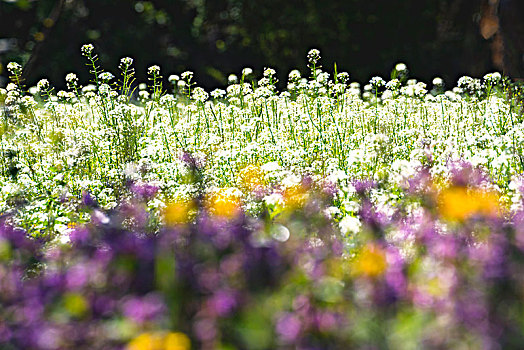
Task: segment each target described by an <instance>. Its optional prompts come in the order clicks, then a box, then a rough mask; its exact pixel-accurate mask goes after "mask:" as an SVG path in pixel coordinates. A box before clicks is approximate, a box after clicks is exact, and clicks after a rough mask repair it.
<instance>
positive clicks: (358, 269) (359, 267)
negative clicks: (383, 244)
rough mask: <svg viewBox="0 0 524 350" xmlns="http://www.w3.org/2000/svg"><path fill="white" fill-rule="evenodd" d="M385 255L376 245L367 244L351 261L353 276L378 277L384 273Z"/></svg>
mask: <svg viewBox="0 0 524 350" xmlns="http://www.w3.org/2000/svg"><path fill="white" fill-rule="evenodd" d="M387 267H388V263H387V261H386V253H385V252H384V250H383V249H382V248H380V247H379V246H377V245H376V244H372V243H368V244H367V245H366V246H364V247H363V248H362V249H361V250H360V252H359V253H358V255H357V257H356V259H355V260H354V261H353V270H352V272H353V274H355V275H357V276H365V277H371V278H375V277H379V276H381V275H382V274H384V272H385V271H386V269H387Z"/></svg>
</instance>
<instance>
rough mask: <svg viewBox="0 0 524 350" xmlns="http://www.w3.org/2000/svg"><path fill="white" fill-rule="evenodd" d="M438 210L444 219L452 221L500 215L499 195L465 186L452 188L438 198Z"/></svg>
mask: <svg viewBox="0 0 524 350" xmlns="http://www.w3.org/2000/svg"><path fill="white" fill-rule="evenodd" d="M438 209H439V212H440V214H441V215H442V217H443V218H444V219H446V220H450V221H464V220H466V219H469V218H471V217H473V216H475V215H478V216H485V217H495V216H498V215H500V205H499V198H498V196H497V194H495V193H494V192H489V191H484V190H481V189H467V188H466V187H463V186H452V187H450V188H447V189H445V190H444V191H442V193H440V195H439V198H438Z"/></svg>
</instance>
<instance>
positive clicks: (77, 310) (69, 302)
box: [63, 293, 89, 317]
mask: <svg viewBox="0 0 524 350" xmlns="http://www.w3.org/2000/svg"><path fill="white" fill-rule="evenodd" d="M63 302H64V307H65V309H66V310H67V311H68V312H69V313H70V314H71V315H72V316H75V317H82V316H84V315H85V314H86V312H87V311H88V310H89V302H88V301H87V300H86V298H85V297H84V296H83V295H81V294H78V293H67V294H65V295H64V299H63Z"/></svg>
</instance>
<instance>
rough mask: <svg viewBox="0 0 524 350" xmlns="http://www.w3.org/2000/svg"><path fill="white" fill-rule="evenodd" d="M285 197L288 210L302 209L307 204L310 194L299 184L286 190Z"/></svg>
mask: <svg viewBox="0 0 524 350" xmlns="http://www.w3.org/2000/svg"><path fill="white" fill-rule="evenodd" d="M283 197H284V203H285V204H286V206H287V207H288V208H300V207H302V206H303V205H304V204H305V203H306V200H307V198H308V193H307V190H306V189H305V188H304V186H302V185H300V184H298V185H294V186H291V187H288V188H286V189H285V190H284V193H283Z"/></svg>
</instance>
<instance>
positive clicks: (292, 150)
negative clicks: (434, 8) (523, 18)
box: [0, 45, 524, 350]
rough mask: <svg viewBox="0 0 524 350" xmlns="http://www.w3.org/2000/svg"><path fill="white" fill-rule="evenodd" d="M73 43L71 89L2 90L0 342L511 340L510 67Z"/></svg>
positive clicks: (519, 167)
mask: <svg viewBox="0 0 524 350" xmlns="http://www.w3.org/2000/svg"><path fill="white" fill-rule="evenodd" d="M81 51H82V54H83V55H84V56H85V58H86V63H87V66H88V69H89V70H90V72H91V73H92V81H90V82H87V84H86V85H84V86H82V85H81V82H79V81H78V78H77V77H76V75H75V74H74V73H69V74H67V75H66V84H67V91H55V89H54V88H53V87H52V85H51V83H50V82H49V81H47V80H45V79H43V80H41V81H40V82H39V83H38V84H37V86H36V87H29V88H27V87H26V86H24V82H23V81H21V73H22V67H21V66H20V65H18V64H16V63H10V64H9V65H8V69H9V70H10V72H11V74H12V77H11V80H12V83H10V84H9V85H8V86H7V88H6V89H0V107H1V108H2V114H1V120H0V152H1V153H2V157H1V159H2V162H1V168H0V188H1V192H0V212H1V224H0V319H2V320H3V322H0V348H2V349H151V350H153V349H177V350H183V349H223V350H226V349H227V350H229V349H353V348H357V349H419V348H424V349H426V348H427V349H443V348H445V349H447V348H453V349H455V348H457V349H459V348H460V349H464V348H467V349H470V348H471V349H480V348H485V349H512V348H516V349H518V348H522V346H523V344H524V274H523V273H522V271H524V270H523V269H524V226H523V225H524V206H523V204H524V198H523V193H524V177H523V176H522V172H523V170H524V158H523V157H524V155H523V150H522V144H523V141H524V128H523V121H524V115H523V110H522V104H521V101H522V95H521V91H522V90H521V88H519V86H518V85H515V84H514V83H511V82H510V80H509V79H507V78H503V77H502V76H501V75H500V74H498V73H490V74H487V75H485V76H484V77H483V78H481V79H477V78H471V77H463V78H461V79H460V80H459V81H458V83H457V86H456V87H449V88H448V87H446V86H445V84H444V82H443V81H442V79H439V78H435V79H434V80H433V81H432V82H431V84H426V83H423V82H419V81H416V80H414V79H410V77H409V72H408V69H407V67H406V66H405V65H404V64H398V65H397V66H396V67H395V69H394V70H393V71H392V73H391V77H389V78H388V79H387V81H386V80H384V79H383V78H380V77H374V78H372V79H371V80H370V82H369V84H367V85H365V86H363V87H361V86H360V85H359V84H358V83H355V82H352V81H351V79H350V76H349V74H347V73H345V72H337V68H336V65H334V68H333V70H332V72H331V73H327V70H324V68H323V67H321V65H320V63H321V62H320V53H319V52H318V50H311V51H310V52H309V53H308V55H307V60H308V62H309V67H310V71H309V72H302V73H301V72H299V71H296V70H294V71H291V72H290V73H289V76H288V79H287V81H286V82H285V83H286V84H282V83H281V82H278V80H277V73H276V72H275V71H274V70H273V69H271V68H266V69H265V70H264V71H263V72H261V73H262V76H261V77H260V78H258V79H257V77H256V74H255V73H254V72H253V70H252V69H250V68H245V69H244V70H243V71H242V72H241V73H240V74H238V75H231V76H230V79H229V85H228V86H227V87H226V88H224V89H223V90H222V89H215V90H213V91H210V92H208V91H206V90H205V89H203V88H201V87H199V86H198V83H197V82H198V77H194V76H193V73H191V72H183V73H181V74H180V75H179V76H178V75H174V74H173V75H170V76H169V78H168V79H167V80H168V82H169V83H168V84H167V85H166V84H165V83H164V80H163V77H162V74H163V73H162V72H161V68H160V67H158V66H152V67H150V68H149V70H148V75H149V81H148V82H146V83H140V84H138V82H136V81H135V79H134V70H133V59H131V58H129V57H126V58H122V60H121V61H120V63H119V66H118V71H117V70H115V71H114V72H113V73H111V72H109V71H106V70H105V69H102V68H101V67H99V66H98V58H97V56H96V52H95V50H94V47H93V46H92V45H84V46H83V47H82V50H81ZM284 85H285V86H286V88H285V89H283V90H282V91H279V88H278V87H279V86H284Z"/></svg>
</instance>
